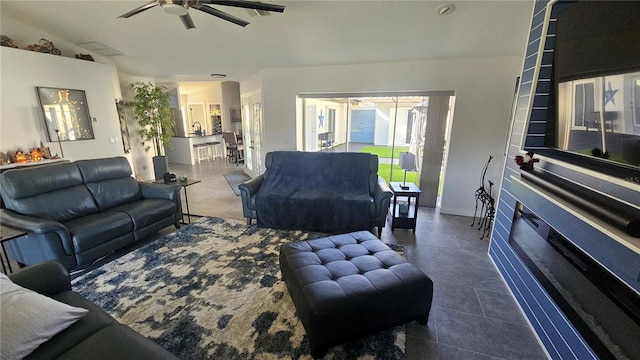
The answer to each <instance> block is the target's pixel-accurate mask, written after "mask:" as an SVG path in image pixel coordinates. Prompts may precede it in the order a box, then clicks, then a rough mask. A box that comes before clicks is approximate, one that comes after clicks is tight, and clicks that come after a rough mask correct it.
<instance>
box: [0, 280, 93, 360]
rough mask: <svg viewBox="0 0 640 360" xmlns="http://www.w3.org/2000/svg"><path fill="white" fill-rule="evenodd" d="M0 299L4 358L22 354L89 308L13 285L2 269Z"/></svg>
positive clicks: (54, 333) (17, 356)
mask: <svg viewBox="0 0 640 360" xmlns="http://www.w3.org/2000/svg"><path fill="white" fill-rule="evenodd" d="M0 303H1V304H2V306H1V307H0V313H1V314H2V322H0V333H2V336H1V337H0V340H1V344H0V352H1V354H2V358H3V359H21V358H23V357H25V356H26V355H28V354H30V353H31V352H33V351H34V350H35V349H36V348H38V346H40V344H42V343H44V342H46V341H47V340H49V339H51V338H52V337H54V336H55V335H56V334H58V333H60V332H62V331H63V330H64V329H66V328H68V327H69V326H71V325H72V324H73V323H75V322H76V321H78V319H80V318H81V317H82V316H83V315H85V314H86V313H87V312H88V311H87V310H86V309H83V308H79V307H74V306H70V305H67V304H64V303H61V302H58V301H56V300H53V299H51V298H48V297H46V296H44V295H41V294H38V293H36V292H34V291H31V290H28V289H25V288H23V287H21V286H19V285H16V284H14V283H13V282H12V281H11V280H9V278H8V277H7V276H6V275H4V274H2V273H0Z"/></svg>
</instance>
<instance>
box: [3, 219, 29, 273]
mask: <svg viewBox="0 0 640 360" xmlns="http://www.w3.org/2000/svg"><path fill="white" fill-rule="evenodd" d="M24 235H27V232H26V231H24V230H21V229H16V228H12V227H10V226H6V225H3V224H0V247H1V248H2V253H1V254H0V262H2V272H4V273H5V274H11V273H12V272H13V269H12V268H11V261H10V260H9V256H8V255H7V249H5V247H4V243H5V242H7V241H9V240H13V239H15V238H18V237H20V236H24ZM5 260H7V266H6V267H5V265H4V261H5ZM7 269H8V270H9V271H8V272H7Z"/></svg>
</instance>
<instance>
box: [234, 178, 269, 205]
mask: <svg viewBox="0 0 640 360" xmlns="http://www.w3.org/2000/svg"><path fill="white" fill-rule="evenodd" d="M263 182H264V174H262V175H258V176H256V177H255V178H253V179H251V180H247V181H245V182H243V183H242V184H240V185H238V189H240V196H241V197H242V207H246V208H248V209H251V210H255V206H254V205H255V204H252V203H251V197H252V196H255V195H256V194H257V193H258V190H260V187H261V186H262V183H263Z"/></svg>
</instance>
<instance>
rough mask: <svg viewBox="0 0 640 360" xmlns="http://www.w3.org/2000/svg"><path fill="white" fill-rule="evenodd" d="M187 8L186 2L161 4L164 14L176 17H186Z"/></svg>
mask: <svg viewBox="0 0 640 360" xmlns="http://www.w3.org/2000/svg"><path fill="white" fill-rule="evenodd" d="M188 7H189V5H188V4H187V2H186V1H185V2H184V3H182V4H174V3H170V2H166V3H164V4H162V10H164V12H166V13H167V14H171V15H177V16H183V15H187V13H188V12H189V11H188Z"/></svg>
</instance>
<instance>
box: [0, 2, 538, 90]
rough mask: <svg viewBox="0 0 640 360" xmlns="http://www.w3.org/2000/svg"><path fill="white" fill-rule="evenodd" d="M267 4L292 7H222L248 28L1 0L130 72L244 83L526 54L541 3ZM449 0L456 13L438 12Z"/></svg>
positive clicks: (18, 14)
mask: <svg viewBox="0 0 640 360" xmlns="http://www.w3.org/2000/svg"><path fill="white" fill-rule="evenodd" d="M265 2H271V3H275V4H281V5H285V6H286V10H285V11H284V13H282V14H279V13H273V14H272V15H270V16H265V17H260V18H252V17H250V16H249V14H248V13H247V12H246V11H245V10H243V9H238V8H230V7H223V6H219V7H218V8H219V9H220V10H223V11H226V12H228V13H230V14H232V15H235V16H238V17H240V18H242V19H244V20H247V21H249V22H250V23H251V24H249V25H248V26H247V27H245V28H243V27H240V26H238V25H235V24H232V23H230V22H227V21H224V20H221V19H219V18H216V17H213V16H211V15H208V14H206V13H203V12H201V11H198V10H195V9H190V14H191V18H192V19H193V22H194V23H195V25H196V28H195V29H191V30H187V29H185V27H184V26H183V25H182V22H181V21H180V19H179V18H178V17H176V16H173V15H169V14H166V13H164V12H163V11H162V10H161V9H160V7H155V8H152V9H150V10H147V11H145V12H142V13H140V14H138V15H135V16H133V17H130V18H128V19H123V18H117V17H118V16H119V15H122V14H124V13H126V12H128V11H130V10H132V9H134V8H136V7H138V6H141V5H143V4H145V3H146V1H145V0H141V1H132V0H130V1H115V0H108V1H105V0H100V1H98V0H94V1H88V0H85V1H77V0H76V1H69V0H67V1H60V0H57V1H55V0H48V1H24V0H21V1H8V0H1V1H0V9H1V12H2V14H3V15H2V16H5V15H7V14H9V16H11V17H13V18H14V19H17V20H19V21H22V22H25V23H28V24H31V25H33V26H36V27H38V28H39V29H41V30H42V31H43V32H44V33H49V34H52V35H55V36H58V37H60V38H62V39H66V40H68V41H69V42H71V43H74V44H78V43H81V42H86V41H98V42H101V43H103V44H106V45H108V46H110V47H112V48H114V49H116V50H119V51H120V52H122V53H123V54H124V55H119V56H113V57H111V59H113V61H114V62H115V63H116V65H117V66H118V68H119V70H120V71H123V72H125V73H128V74H131V75H139V76H148V77H153V78H156V80H158V81H189V80H194V81H198V80H212V78H211V77H210V74H211V73H223V74H226V75H227V79H228V80H236V81H240V80H242V79H244V78H246V77H247V76H250V75H252V74H255V73H257V72H259V71H260V70H262V69H265V68H283V67H300V66H317V65H342V64H362V63H381V62H397V61H412V60H424V59H443V58H465V57H488V56H521V55H522V54H523V52H524V48H525V45H526V39H527V30H528V26H529V23H530V17H531V11H532V6H533V1H532V0H521V1H515V0H512V1H483V0H476V1H430V0H429V1H427V0H423V1H400V0H395V1H282V0H267V1H265ZM447 3H453V4H454V5H455V6H456V9H455V12H454V13H452V14H450V15H446V16H439V15H437V14H436V9H437V8H438V7H439V6H441V5H443V4H447ZM3 30H4V29H3ZM3 34H4V35H10V34H5V33H4V32H3Z"/></svg>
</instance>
